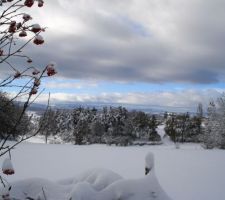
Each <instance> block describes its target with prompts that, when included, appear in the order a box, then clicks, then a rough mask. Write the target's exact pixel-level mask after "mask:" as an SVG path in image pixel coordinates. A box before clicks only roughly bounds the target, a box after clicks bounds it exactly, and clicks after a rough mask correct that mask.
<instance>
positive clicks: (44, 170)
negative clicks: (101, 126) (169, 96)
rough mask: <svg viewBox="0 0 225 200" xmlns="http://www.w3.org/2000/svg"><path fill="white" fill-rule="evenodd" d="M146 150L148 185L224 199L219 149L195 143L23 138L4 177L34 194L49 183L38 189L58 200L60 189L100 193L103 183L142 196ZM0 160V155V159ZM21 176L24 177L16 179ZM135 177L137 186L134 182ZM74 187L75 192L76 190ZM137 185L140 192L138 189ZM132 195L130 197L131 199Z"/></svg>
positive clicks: (176, 199)
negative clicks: (37, 140) (60, 142)
mask: <svg viewBox="0 0 225 200" xmlns="http://www.w3.org/2000/svg"><path fill="white" fill-rule="evenodd" d="M148 152H152V153H153V154H154V159H155V162H154V164H155V167H154V174H153V173H151V172H152V171H150V173H149V175H150V177H152V179H151V181H153V182H154V184H153V185H158V186H161V187H159V188H160V189H159V190H160V191H161V189H163V190H164V191H165V193H167V194H168V196H169V197H170V198H171V199H173V200H190V199H192V200H212V199H216V200H223V199H224V197H225V190H224V185H225V178H224V177H225V151H223V150H217V149H215V150H204V149H202V148H201V146H200V145H196V144H185V145H182V144H181V145H180V149H176V148H175V147H174V145H171V146H170V145H159V146H141V147H140V146H131V147H116V146H105V145H88V146H75V145H69V144H67V145H66V144H64V145H57V144H52V145H45V144H31V143H23V144H21V145H19V146H18V147H17V148H16V149H14V150H13V151H12V162H13V165H14V167H15V169H16V173H15V175H12V176H7V180H8V181H9V182H10V183H13V185H14V187H13V189H12V192H13V191H15V189H16V188H17V187H15V185H16V184H18V185H20V186H21V187H24V188H26V187H27V186H29V187H34V188H38V187H39V188H38V189H37V190H38V191H36V192H35V191H34V193H32V194H30V195H34V196H35V195H43V192H42V190H41V189H42V187H43V188H48V187H49V188H50V189H48V190H46V189H44V190H46V191H45V192H46V193H48V194H47V195H48V196H51V194H50V193H51V192H50V191H54V192H55V193H56V194H57V196H58V197H57V198H60V197H62V198H61V200H63V198H64V197H65V193H67V195H71V196H72V197H74V195H75V196H76V195H81V196H82V195H85V194H82V191H83V193H85V191H88V192H87V193H89V194H92V195H91V196H92V197H96V195H97V197H99V198H100V197H102V195H103V194H104V195H109V194H112V193H111V192H110V193H108V192H107V191H108V190H109V189H108V188H111V189H110V191H115V192H116V195H117V197H123V198H125V199H126V198H128V197H125V196H126V195H125V194H130V193H129V191H131V190H132V189H129V188H136V187H137V188H138V189H137V192H136V194H135V195H138V198H139V199H145V197H144V196H141V195H144V194H146V193H145V192H143V190H144V189H145V188H146V187H147V186H143V183H146V184H147V185H149V182H148V181H149V180H148V179H147V177H148V176H144V168H145V156H146V154H147V153H148ZM3 160H4V159H3V158H2V159H1V160H0V164H2V162H3ZM93 168H94V169H93ZM99 168H105V169H107V170H103V169H99ZM4 177H5V178H6V176H4ZM31 177H38V178H32V179H30V178H31ZM122 177H123V178H122ZM154 177H155V178H154ZM21 179H25V180H24V181H23V182H21V181H19V180H21ZM46 179H47V180H46ZM146 179H147V180H146ZM103 180H104V181H103ZM15 181H19V182H17V183H16V182H15ZM29 181H30V182H29ZM116 182H117V184H116ZM140 182H142V185H141V186H139V187H138V185H140ZM31 183H32V184H31ZM103 183H104V184H103ZM120 184H121V185H120ZM23 185H24V186H23ZM32 185H33V186H32ZM35 185H39V186H38V187H36V186H35ZM125 185H127V186H125ZM144 185H145V184H144ZM157 188H158V187H157ZM157 188H154V191H153V193H151V194H150V193H148V197H149V196H150V195H151V196H152V197H153V196H155V195H157V192H156V193H155V191H157ZM28 189H29V188H28ZM28 189H27V190H28ZM32 190H33V189H32ZM55 190H56V191H55ZM76 190H78V191H80V192H79V194H78V193H77V192H76ZM139 190H140V191H142V192H140V193H138V191H139ZM29 191H30V190H29ZM124 191H126V192H125V193H124ZM135 191H136V190H135ZM148 191H149V190H148ZM27 192H28V191H27ZM165 193H163V192H162V194H165ZM160 194H161V192H160ZM21 195H24V193H23V194H22V193H21ZM60 195H61V196H60ZM104 195H103V196H104ZM113 195H115V193H113ZM124 195H125V196H124ZM135 195H133V196H132V197H131V196H130V199H132V198H137V196H135ZM128 196H129V195H128ZM77 198H78V197H77ZM154 198H155V197H154Z"/></svg>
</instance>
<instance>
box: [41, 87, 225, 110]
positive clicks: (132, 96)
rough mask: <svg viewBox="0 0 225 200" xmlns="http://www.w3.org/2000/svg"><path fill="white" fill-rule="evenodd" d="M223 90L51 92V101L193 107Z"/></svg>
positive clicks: (214, 97) (43, 96)
mask: <svg viewBox="0 0 225 200" xmlns="http://www.w3.org/2000/svg"><path fill="white" fill-rule="evenodd" d="M222 92H225V90H223V91H222V90H219V91H218V90H216V89H210V90H182V91H176V92H170V91H161V92H151V93H150V92H149V93H140V92H129V93H118V92H117V93H101V94H95V95H90V94H69V93H52V94H51V102H52V103H65V102H74V103H79V102H80V103H90V102H93V103H118V104H134V105H146V106H170V107H186V108H187V107H190V108H195V107H196V106H197V104H198V103H200V102H201V103H203V105H205V106H207V105H208V103H209V101H210V100H211V99H216V98H217V97H219V96H221V94H222ZM47 99H48V96H47V94H45V95H42V96H41V97H40V98H39V99H38V102H40V103H42V102H47Z"/></svg>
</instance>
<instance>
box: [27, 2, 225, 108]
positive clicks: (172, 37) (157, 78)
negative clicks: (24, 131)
mask: <svg viewBox="0 0 225 200" xmlns="http://www.w3.org/2000/svg"><path fill="white" fill-rule="evenodd" d="M27 11H28V12H31V13H32V17H33V18H34V20H33V21H34V22H38V23H40V24H41V25H42V26H45V27H48V29H47V31H46V32H45V33H44V34H43V36H44V38H45V41H46V42H45V44H44V45H43V46H40V47H38V48H33V47H31V46H32V45H30V47H31V48H29V49H28V48H27V52H28V53H29V55H31V56H33V58H34V64H35V65H37V66H44V65H46V63H48V62H49V61H55V62H56V63H57V71H58V75H57V76H56V77H53V78H51V79H48V80H46V81H45V83H44V85H43V86H44V87H45V88H46V90H45V91H46V92H47V91H51V93H52V101H53V102H65V101H66V102H73V101H76V102H107V103H108V102H113V103H121V104H122V103H131V104H144V105H162V106H187V107H196V105H197V103H198V102H203V103H204V104H207V103H208V101H209V100H210V99H211V98H216V97H218V96H219V95H220V94H221V93H222V92H223V91H225V56H224V52H225V45H224V44H225V0H45V6H44V7H43V8H42V9H37V8H32V9H27ZM45 99H46V95H43V96H42V97H40V98H39V101H40V102H41V101H44V100H45Z"/></svg>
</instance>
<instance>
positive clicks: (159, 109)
mask: <svg viewBox="0 0 225 200" xmlns="http://www.w3.org/2000/svg"><path fill="white" fill-rule="evenodd" d="M105 106H106V107H110V106H112V107H118V106H123V107H125V108H126V109H128V110H138V111H143V112H146V113H154V114H163V113H164V112H166V111H167V112H176V113H185V112H189V113H190V114H194V113H195V108H192V107H173V106H159V105H135V104H119V103H104V102H100V103H93V102H87V103H80V102H79V103H77V102H75V103H71V102H69V103H67V102H65V103H56V104H53V105H51V108H52V109H69V110H70V109H74V108H77V107H85V108H87V107H90V108H93V107H95V108H96V109H102V108H103V107H105ZM45 109H46V105H44V104H38V103H33V104H32V105H31V106H30V107H29V111H36V112H37V111H40V112H43V111H45Z"/></svg>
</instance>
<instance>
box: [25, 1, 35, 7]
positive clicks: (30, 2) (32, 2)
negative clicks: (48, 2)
mask: <svg viewBox="0 0 225 200" xmlns="http://www.w3.org/2000/svg"><path fill="white" fill-rule="evenodd" d="M33 4H34V0H25V2H24V5H25V6H27V7H29V8H30V7H31V6H33Z"/></svg>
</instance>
